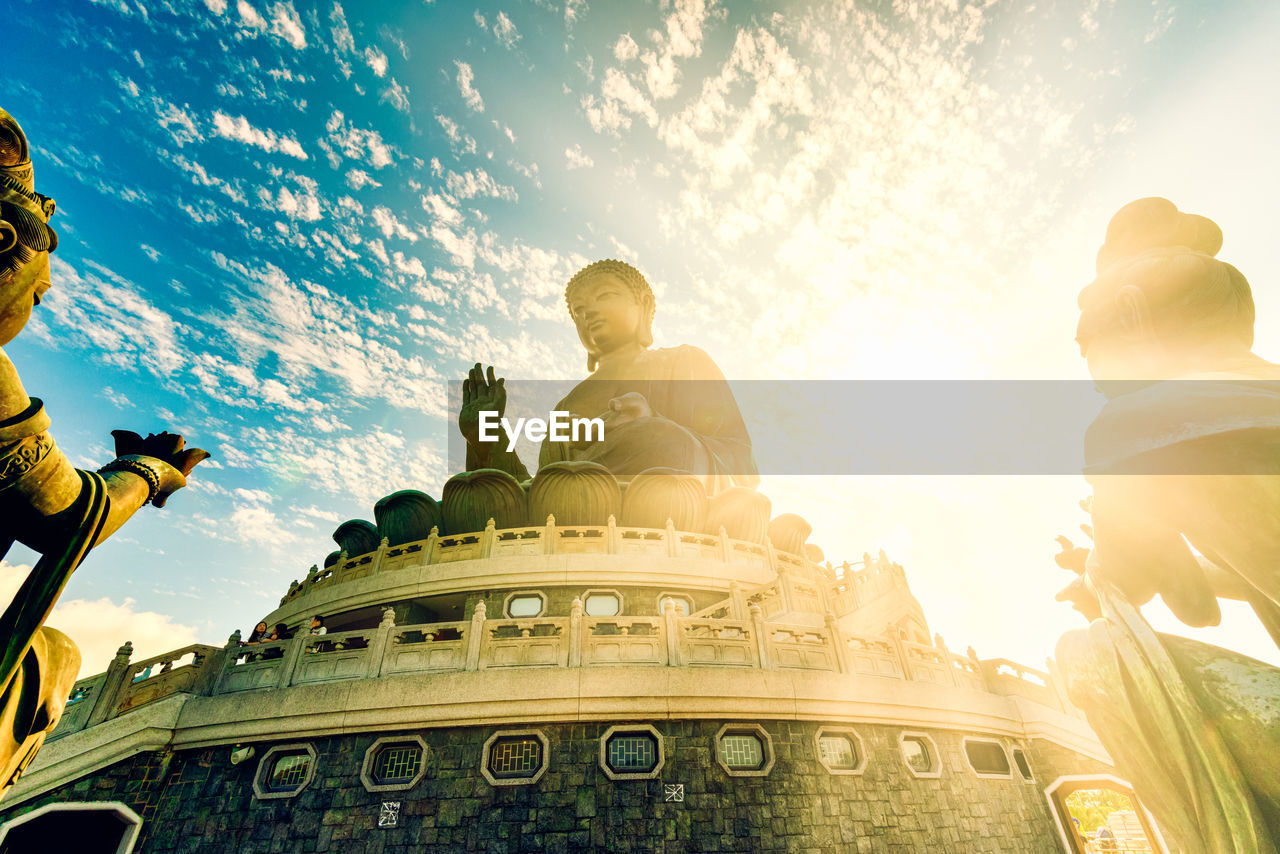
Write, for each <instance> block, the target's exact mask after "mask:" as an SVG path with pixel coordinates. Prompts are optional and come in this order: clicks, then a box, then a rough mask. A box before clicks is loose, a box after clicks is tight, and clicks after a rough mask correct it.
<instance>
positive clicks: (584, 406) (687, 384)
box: [458, 260, 759, 494]
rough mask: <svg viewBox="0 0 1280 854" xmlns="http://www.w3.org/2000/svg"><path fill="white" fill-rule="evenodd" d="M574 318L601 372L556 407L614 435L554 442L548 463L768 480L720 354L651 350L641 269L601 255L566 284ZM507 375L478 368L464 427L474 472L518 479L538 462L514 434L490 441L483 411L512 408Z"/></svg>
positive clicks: (708, 479)
mask: <svg viewBox="0 0 1280 854" xmlns="http://www.w3.org/2000/svg"><path fill="white" fill-rule="evenodd" d="M565 301H566V302H567V303H568V307H569V315H570V316H571V317H572V318H573V322H574V325H575V326H577V328H578V337H579V338H580V339H581V340H582V344H583V346H584V347H586V350H587V369H588V370H589V371H590V372H591V375H590V377H588V378H587V379H586V380H584V381H583V382H581V383H579V384H578V385H577V386H576V387H575V388H574V389H573V390H572V391H571V392H569V394H568V396H567V397H565V398H564V399H563V400H561V401H560V402H559V403H558V404H557V405H556V409H557V410H560V411H566V412H569V413H571V414H572V415H573V416H574V417H584V418H600V419H601V420H602V421H603V422H604V425H605V427H604V438H603V440H598V437H594V438H596V440H595V441H578V442H576V443H570V442H553V441H551V439H550V437H548V438H547V439H546V440H545V441H543V443H542V447H541V452H540V453H539V455H538V465H539V467H542V466H545V465H547V464H549V463H555V462H561V461H566V460H587V461H591V462H596V463H599V464H600V465H603V466H604V467H605V468H607V469H608V470H609V471H610V472H612V473H613V474H614V475H615V476H617V477H618V479H619V480H623V481H626V480H629V479H630V478H631V477H633V476H635V475H637V474H639V473H640V472H642V471H644V470H646V469H653V468H664V469H675V470H678V471H682V472H689V473H691V474H694V475H697V476H699V477H700V478H701V479H702V480H703V482H704V483H705V484H706V485H707V488H708V490H709V492H711V493H713V494H714V493H715V492H717V491H719V490H721V489H724V488H727V487H729V486H733V485H737V486H749V487H754V486H755V485H756V484H757V483H758V482H759V475H758V473H757V471H756V465H755V460H754V459H753V458H752V455H751V439H750V437H749V436H748V435H747V428H746V425H745V424H744V423H743V421H742V415H741V413H739V411H738V405H737V402H736V401H735V400H734V398H733V392H732V391H731V390H730V388H729V384H728V383H727V382H726V381H725V379H724V375H723V374H721V373H720V370H719V368H717V367H716V365H715V363H714V362H713V361H711V357H710V356H708V355H707V354H706V353H704V352H703V351H702V350H699V349H698V348H697V347H689V346H683V347H672V348H664V349H656V350H655V349H650V345H652V344H653V332H652V326H653V316H654V299H653V291H652V290H651V289H650V288H649V283H648V282H647V281H645V278H644V276H642V275H641V274H640V271H638V270H637V269H635V268H634V267H632V266H631V265H630V264H625V263H623V262H621V261H613V260H608V261H597V262H595V263H594V264H591V265H589V266H587V267H585V268H583V269H582V270H580V271H579V272H578V273H577V274H576V275H575V276H574V277H573V278H572V279H570V280H569V284H568V286H567V287H566V288H565ZM506 401H507V395H506V389H505V387H504V380H503V379H502V378H498V377H495V376H494V371H493V368H492V367H490V368H489V369H488V371H487V372H486V371H484V370H482V368H481V366H480V365H476V366H475V368H473V369H472V370H471V372H470V374H469V376H468V377H467V379H466V380H465V381H464V382H463V401H462V411H461V413H460V414H459V417H458V426H459V428H460V429H461V430H462V435H463V436H464V437H465V438H466V441H467V469H468V470H475V469H481V468H488V469H499V470H501V471H505V472H507V473H508V474H510V475H512V476H513V477H515V479H516V480H518V481H523V480H526V479H527V478H528V477H529V472H528V469H526V468H525V466H524V464H523V463H521V461H520V460H519V458H518V457H517V456H516V455H515V453H514V452H509V451H507V450H506V448H507V442H508V439H507V437H506V436H505V435H502V436H500V437H499V439H498V441H496V442H492V443H490V442H481V441H480V429H479V428H480V413H481V412H484V411H488V412H497V413H498V414H499V416H500V415H501V413H503V412H504V411H505V409H506Z"/></svg>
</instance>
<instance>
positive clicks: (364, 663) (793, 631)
mask: <svg viewBox="0 0 1280 854" xmlns="http://www.w3.org/2000/svg"><path fill="white" fill-rule="evenodd" d="M747 611H748V614H747V618H746V619H726V618H715V617H706V616H696V615H695V616H682V615H681V614H680V613H679V612H678V611H677V610H676V608H675V605H674V603H671V604H670V605H669V606H668V607H667V608H666V610H665V611H664V613H663V614H661V615H659V616H635V617H631V616H625V617H624V616H614V617H589V616H586V615H585V614H583V611H582V604H581V602H580V601H575V603H574V606H573V608H572V610H571V612H570V614H569V615H568V616H564V617H536V618H529V619H508V618H502V619H493V620H491V619H487V618H486V615H485V607H484V604H483V603H480V604H479V605H477V606H476V609H475V613H474V614H473V615H472V618H471V619H470V620H464V621H456V622H444V623H420V624H415V625H405V626H397V625H395V623H394V619H393V615H392V612H391V611H390V610H387V611H385V612H384V615H383V619H382V622H381V624H380V625H379V626H378V627H377V628H374V629H360V630H355V631H344V632H333V633H330V634H326V635H318V636H309V635H304V636H299V637H296V638H293V639H291V640H285V641H275V642H270V643H263V644H254V645H252V646H243V645H241V644H240V642H239V634H238V633H237V634H236V635H233V636H232V638H231V639H230V641H228V643H227V646H226V647H224V648H221V649H219V648H217V647H211V646H202V645H199V644H196V645H193V646H188V647H183V648H182V649H180V650H175V651H173V652H171V653H167V654H165V655H162V656H156V657H154V658H149V659H146V660H144V661H139V662H134V663H130V662H129V661H128V660H127V656H126V655H125V653H126V652H127V649H128V648H127V647H125V648H122V650H121V655H119V656H117V658H116V660H115V661H113V662H112V665H111V667H110V668H108V671H107V672H106V673H103V674H98V675H96V676H93V677H90V678H88V679H82V680H80V681H79V682H77V683H76V684H75V687H74V689H73V692H72V697H71V700H70V701H69V702H68V706H67V712H66V714H65V715H64V716H63V719H62V720H61V722H60V723H59V725H58V728H57V730H55V732H54V733H53V736H52V737H53V738H58V737H61V736H63V735H66V734H68V733H71V732H76V731H78V730H80V729H84V728H85V727H86V726H92V725H94V724H95V723H98V722H100V721H102V720H106V719H107V718H111V717H115V716H117V715H120V714H125V713H127V712H129V711H130V710H132V709H134V708H137V707H138V706H140V705H143V704H145V703H149V702H153V701H154V700H157V699H160V698H161V697H164V696H168V695H170V694H176V693H181V692H188V693H193V694H206V695H212V694H232V693H237V692H243V691H254V690H259V689H264V688H267V689H270V688H288V687H290V686H297V685H312V684H319V683H326V682H337V681H345V680H357V679H374V678H382V677H395V676H397V675H402V674H422V673H429V672H466V671H485V670H495V671H496V670H503V669H509V668H538V667H545V668H576V667H590V668H595V667H627V666H649V667H663V666H671V667H689V668H700V667H714V668H743V669H757V670H759V669H764V670H809V671H825V672H829V673H832V674H847V675H850V676H853V677H856V678H861V677H872V678H887V679H898V680H909V681H913V682H928V683H934V684H937V685H939V686H942V687H952V688H964V689H969V690H976V691H985V692H988V693H993V694H999V695H1002V696H1013V697H1021V698H1023V699H1027V700H1031V701H1033V702H1036V703H1039V704H1041V705H1044V706H1048V707H1050V708H1052V709H1055V710H1057V711H1064V712H1067V713H1075V712H1074V709H1073V708H1072V707H1070V705H1069V704H1065V703H1064V702H1063V701H1062V700H1061V697H1060V694H1059V692H1058V690H1057V688H1056V686H1055V684H1054V680H1053V678H1052V677H1051V676H1050V674H1048V673H1043V672H1041V671H1038V670H1034V669H1031V668H1027V667H1023V666H1021V665H1018V664H1015V663H1013V662H1010V661H1007V660H1005V659H989V660H985V661H979V660H978V659H976V658H972V657H969V658H966V657H962V656H958V655H953V654H951V652H950V651H948V650H947V648H946V646H945V645H943V644H942V643H941V640H940V639H939V640H938V641H937V642H936V643H935V644H933V645H930V644H921V643H912V642H910V641H906V640H903V639H901V638H895V637H891V636H867V635H854V634H849V633H847V632H842V631H841V630H840V628H839V625H838V624H837V622H836V619H835V617H834V615H828V617H827V619H826V622H825V625H822V626H812V625H792V624H786V623H780V622H774V621H771V620H768V619H767V618H766V617H765V616H764V612H763V610H762V608H761V607H760V605H759V604H758V603H755V604H751V605H749V606H748V608H747ZM184 660H189V663H184Z"/></svg>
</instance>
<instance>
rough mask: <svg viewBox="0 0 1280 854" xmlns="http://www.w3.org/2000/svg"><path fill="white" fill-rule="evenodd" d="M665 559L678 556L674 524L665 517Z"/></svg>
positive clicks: (669, 518)
mask: <svg viewBox="0 0 1280 854" xmlns="http://www.w3.org/2000/svg"><path fill="white" fill-rule="evenodd" d="M666 539H667V557H677V556H678V555H679V554H680V548H679V545H680V544H679V543H677V542H676V523H675V522H674V521H672V520H671V517H670V516H668V517H667V535H666Z"/></svg>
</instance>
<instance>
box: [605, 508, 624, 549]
mask: <svg viewBox="0 0 1280 854" xmlns="http://www.w3.org/2000/svg"><path fill="white" fill-rule="evenodd" d="M607 527H608V535H607V537H606V541H605V551H606V552H608V553H609V554H611V555H616V554H617V553H618V552H620V551H622V548H621V546H622V543H621V541H620V538H619V537H618V520H617V519H615V518H614V516H613V514H612V513H610V514H609V524H608V526H607Z"/></svg>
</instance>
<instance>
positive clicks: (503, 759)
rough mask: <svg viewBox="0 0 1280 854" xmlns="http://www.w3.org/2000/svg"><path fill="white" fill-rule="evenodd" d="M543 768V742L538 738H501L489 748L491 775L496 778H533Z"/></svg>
mask: <svg viewBox="0 0 1280 854" xmlns="http://www.w3.org/2000/svg"><path fill="white" fill-rule="evenodd" d="M541 767H542V742H541V741H539V740H538V739H536V738H529V737H517V738H500V739H498V740H497V741H495V742H494V743H493V745H492V746H491V747H490V748H489V773H490V774H492V775H493V776H495V777H532V776H533V775H534V774H536V773H538V769H540V768H541Z"/></svg>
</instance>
